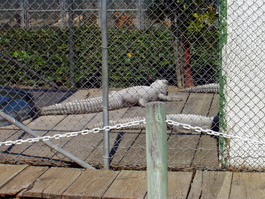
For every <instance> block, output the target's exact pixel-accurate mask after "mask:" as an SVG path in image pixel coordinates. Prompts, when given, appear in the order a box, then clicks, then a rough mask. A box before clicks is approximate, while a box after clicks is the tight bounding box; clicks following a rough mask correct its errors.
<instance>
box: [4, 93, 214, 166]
mask: <svg viewBox="0 0 265 199" xmlns="http://www.w3.org/2000/svg"><path fill="white" fill-rule="evenodd" d="M87 93H88V91H87V90H79V91H77V92H75V93H74V94H72V95H69V93H62V94H60V95H59V94H57V93H53V92H52V93H44V94H43V93H42V94H41V95H40V92H36V93H33V95H34V96H35V99H36V101H37V102H38V104H39V106H43V105H44V101H49V104H51V103H55V102H58V101H62V100H63V99H64V101H71V100H76V99H81V98H85V96H86V95H87ZM90 93H91V96H90V97H93V96H99V95H101V91H99V90H90ZM175 94H176V92H175V91H174V90H173V89H172V90H170V91H169V95H175ZM179 95H180V96H181V97H182V98H183V101H176V102H175V101H174V102H167V114H177V113H184V114H197V115H203V116H215V115H217V113H218V108H219V96H218V95H217V94H210V93H208V94H199V93H190V94H189V93H181V94H179ZM144 115H145V112H144V108H141V107H138V106H134V107H129V108H123V109H120V110H114V111H110V115H109V117H110V119H111V120H117V119H120V118H129V117H137V116H144ZM101 121H102V113H93V114H83V115H68V116H64V115H57V116H41V117H38V118H36V119H35V120H27V121H24V124H26V125H27V126H28V127H29V128H31V129H32V130H34V131H35V132H37V133H38V134H39V135H41V136H43V135H54V134H58V133H61V134H63V133H67V132H72V131H79V130H83V129H85V128H92V127H93V125H94V124H95V123H97V122H101ZM29 137H31V136H30V135H28V134H27V133H25V132H23V131H22V130H20V129H18V128H16V127H14V126H7V127H1V128H0V141H6V140H17V139H27V138H29ZM51 141H52V142H53V143H55V144H58V145H59V146H61V147H62V148H64V149H65V150H67V151H69V152H70V153H72V154H73V155H75V156H76V157H78V158H80V159H81V160H84V161H85V162H87V163H88V164H90V165H92V166H94V167H96V168H102V167H103V135H102V132H100V133H96V134H88V135H83V136H81V135H79V136H76V137H71V138H61V139H54V140H51ZM110 145H111V146H110V147H111V156H112V158H111V167H112V168H114V169H124V168H126V169H139V170H144V169H145V168H146V159H145V131H144V130H116V131H112V132H111V133H110ZM0 163H7V164H8V163H10V164H30V165H39V166H40V165H42V166H74V167H76V166H77V165H76V164H75V163H74V162H73V161H71V160H70V159H68V158H66V157H64V156H63V155H61V154H59V153H58V152H56V151H55V150H54V149H51V148H49V147H47V146H46V145H45V144H43V143H42V142H36V143H23V144H20V145H11V146H0ZM168 165H169V168H170V170H178V171H180V170H185V171H186V170H187V169H190V170H192V169H197V168H200V169H201V168H203V169H205V168H207V169H211V170H215V169H219V162H218V146H217V140H216V138H214V137H211V136H208V135H203V134H200V133H195V132H192V131H188V130H184V129H183V130H181V131H179V132H172V131H171V130H168Z"/></svg>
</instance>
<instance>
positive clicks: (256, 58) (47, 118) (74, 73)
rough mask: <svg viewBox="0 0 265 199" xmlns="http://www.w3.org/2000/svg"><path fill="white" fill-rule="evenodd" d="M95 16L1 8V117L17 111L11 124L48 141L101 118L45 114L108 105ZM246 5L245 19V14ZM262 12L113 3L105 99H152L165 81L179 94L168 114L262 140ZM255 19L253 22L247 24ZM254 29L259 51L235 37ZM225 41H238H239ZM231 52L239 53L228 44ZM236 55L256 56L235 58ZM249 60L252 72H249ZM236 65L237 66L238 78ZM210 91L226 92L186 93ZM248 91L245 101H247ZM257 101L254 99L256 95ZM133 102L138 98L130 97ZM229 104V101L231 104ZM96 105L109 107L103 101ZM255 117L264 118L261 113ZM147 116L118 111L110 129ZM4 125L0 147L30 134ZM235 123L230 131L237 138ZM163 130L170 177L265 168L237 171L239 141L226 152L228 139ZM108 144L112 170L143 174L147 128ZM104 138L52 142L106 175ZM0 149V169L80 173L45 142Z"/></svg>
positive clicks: (89, 8)
mask: <svg viewBox="0 0 265 199" xmlns="http://www.w3.org/2000/svg"><path fill="white" fill-rule="evenodd" d="M226 6H227V7H226ZM100 8H101V2H100V1H95V0H78V1H73V0H60V1H43V0H35V1H28V0H12V1H6V0H2V1H0V31H1V37H0V46H1V48H0V55H1V56H0V60H1V61H0V65H1V77H2V78H1V80H0V84H1V85H2V86H1V88H0V89H1V104H0V106H1V109H3V110H4V111H5V112H7V113H10V114H11V112H12V114H13V115H14V117H16V119H18V120H20V121H23V123H24V124H26V125H27V126H28V127H29V128H31V129H33V130H34V131H36V132H38V133H39V134H40V135H41V136H44V135H54V134H57V133H66V132H72V131H79V130H82V129H85V128H88V129H91V128H93V126H94V125H95V124H97V123H98V122H101V121H102V118H103V116H102V112H101V111H95V112H93V113H90V112H89V111H88V112H86V113H82V114H63V113H62V114H51V115H48V114H47V113H46V114H42V115H41V114H40V113H41V112H42V110H43V108H44V107H49V106H50V105H54V104H56V103H67V102H73V101H77V100H80V101H77V103H76V102H75V103H76V104H78V103H84V101H86V100H87V101H89V100H91V99H92V98H97V99H98V97H99V98H100V97H101V96H102V41H101V25H102V24H101V17H100V14H101V13H100ZM246 8H248V10H249V11H248V14H247V15H242V13H241V12H242V10H244V9H246ZM235 11H237V12H235ZM263 13H264V3H263V2H261V3H260V0H256V1H251V3H246V2H245V1H244V2H243V3H242V4H241V3H240V2H237V1H235V2H233V3H232V2H230V1H229V2H228V5H226V3H225V1H221V0H220V1H218V0H210V1H200V0H199V1H171V0H164V1H159V0H154V1H149V0H136V1H131V0H126V1H123V0H111V1H108V10H107V15H108V24H107V25H108V66H109V68H108V70H109V80H108V81H109V87H110V91H111V92H113V91H114V92H115V91H120V90H122V89H124V88H128V87H133V86H143V88H144V89H146V92H148V89H150V87H149V86H150V85H151V84H152V83H153V82H154V81H155V80H157V79H166V80H167V81H168V85H169V86H168V90H167V92H168V95H169V96H178V98H177V99H175V98H174V97H173V98H174V99H175V100H170V101H167V102H166V103H167V114H180V113H181V114H195V115H200V116H207V117H213V116H217V115H219V116H220V127H221V130H222V131H225V132H230V133H231V134H235V135H238V134H240V133H239V131H240V128H241V126H243V125H246V126H248V125H249V126H250V128H249V129H252V130H250V131H249V130H248V131H247V132H246V133H245V134H244V136H245V137H248V138H255V139H262V136H263V134H264V122H262V118H263V116H264V102H263V101H262V99H263V97H264V91H263V90H264V89H263V87H264V81H263V77H264V73H263V71H262V67H263V65H264V63H263V60H264V59H262V57H264V56H263V54H264V53H263V52H264V51H262V50H261V49H262V48H261V47H260V46H262V41H263V40H262V35H264V28H260V27H262V24H263V23H264V20H263V18H262V17H260V16H261V15H262V14H263ZM248 18H251V20H252V23H247V22H246V20H247V19H248ZM228 22H229V23H228ZM227 23H228V25H227ZM229 24H233V25H232V26H233V28H230V29H229V27H231V26H229ZM234 24H236V25H234ZM230 30H231V31H230ZM229 31H230V32H229ZM252 32H256V35H257V36H256V37H254V38H255V40H256V42H255V41H254V39H253V40H251V41H250V42H244V40H243V39H242V40H243V41H239V40H236V38H238V37H241V36H242V35H243V36H244V35H245V34H243V33H246V35H247V37H246V38H245V37H244V38H245V39H247V38H248V37H251V34H252ZM226 37H228V38H229V37H230V38H233V39H234V40H233V41H238V42H234V43H233V42H232V40H226ZM230 43H232V44H233V45H234V46H233V45H232V47H227V46H229V45H228V44H230ZM227 49H228V50H227ZM231 49H232V50H231ZM233 49H234V50H233ZM254 49H255V51H254ZM239 51H244V52H248V54H249V55H251V56H245V55H243V54H240V53H239V54H238V55H237V52H239ZM245 59H246V60H247V61H245ZM242 62H245V63H251V64H250V65H251V67H252V68H251V69H250V68H247V67H246V64H242ZM230 65H235V67H234V68H233V69H231V68H232V67H231V68H229V67H230ZM244 67H245V68H244ZM243 68H244V71H245V70H247V71H249V72H245V76H242V75H237V74H239V72H236V71H243ZM254 68H255V70H254ZM252 69H253V70H252ZM234 79H237V82H244V81H242V79H247V80H246V82H247V83H246V84H244V83H242V84H238V86H237V87H238V89H239V90H237V89H234V88H236V86H235V85H234V83H233V81H232V80H234ZM225 81H226V82H225ZM210 83H214V84H218V85H219V84H220V85H221V91H220V92H216V90H215V91H213V92H209V91H211V89H210V90H206V91H204V93H203V92H201V91H199V90H198V92H196V91H193V92H180V90H182V89H185V88H188V87H192V88H193V87H195V86H199V85H208V84H210ZM225 83H226V84H225ZM248 85H249V86H248ZM137 89H138V87H137ZM137 89H136V90H137ZM242 92H243V93H244V95H242V94H240V93H242ZM257 93H259V95H257V96H255V95H256V94H257ZM138 94H139V93H138V92H137V91H135V93H132V94H131V95H138ZM14 95H15V96H16V97H14ZM146 95H148V93H147V94H146ZM245 95H251V96H253V99H249V101H247V102H246V103H244V104H243V105H240V106H239V105H238V104H237V103H238V101H240V100H241V99H242V98H244V96H245ZM25 96H26V98H25ZM180 98H181V100H180ZM14 99H18V100H17V101H15V100H14ZM110 99H111V100H114V99H112V98H110ZM228 99H230V101H226V100H228ZM114 101H115V100H114ZM114 101H113V103H114ZM11 102H13V103H15V104H16V105H11V109H12V111H11V109H10V110H8V107H6V105H7V104H11ZM228 102H229V103H228ZM93 103H94V102H93ZM115 103H116V102H115ZM117 103H118V102H117ZM32 104H33V105H32ZM95 104H96V106H99V107H102V105H101V101H100V100H99V101H97V100H96V102H95ZM110 106H111V105H110ZM115 106H116V105H115ZM16 107H17V109H16ZM74 107H75V106H74ZM77 107H78V106H77ZM243 107H244V109H243ZM23 108H24V109H25V108H28V109H29V110H30V111H29V114H27V117H19V115H20V114H21V109H22V110H24V109H23ZM85 109H86V108H85ZM110 109H111V107H110ZM240 109H241V110H242V111H240ZM230 113H231V114H230ZM256 113H259V114H257V115H256V116H255V114H256ZM12 114H11V115H12ZM142 116H145V110H144V107H142V106H139V104H123V103H121V104H118V108H116V110H110V112H109V118H110V120H118V119H121V118H133V117H142ZM249 118H253V120H251V119H249ZM239 121H240V122H239ZM242 121H243V122H242ZM260 121H261V122H260ZM0 122H1V125H2V127H0V128H1V129H0V141H6V140H15V139H21V138H23V139H26V138H29V137H31V136H30V135H28V134H27V133H25V132H23V131H22V130H19V129H17V127H15V126H13V125H10V124H9V125H7V123H4V121H3V120H0ZM239 123H240V126H238V125H237V130H236V131H235V132H233V131H230V129H232V128H234V126H235V124H239ZM254 129H255V130H254ZM217 130H218V129H217ZM256 131H258V132H259V134H258V136H257V134H256V133H255V132H256ZM167 133H168V160H169V164H168V165H169V168H170V169H171V170H192V169H210V170H221V169H222V170H223V169H231V168H232V169H234V170H241V169H246V170H256V169H257V170H263V168H264V167H263V164H262V163H259V161H261V160H257V162H256V163H255V164H256V166H255V167H254V166H253V167H252V166H251V165H250V166H248V167H245V166H243V165H244V164H242V161H244V160H240V161H239V160H235V162H237V161H238V163H236V164H235V166H233V163H231V162H229V157H230V153H233V150H234V149H232V150H230V151H229V147H230V146H233V145H237V144H236V143H234V144H232V145H231V143H233V141H231V140H232V139H231V140H229V139H225V138H220V137H215V136H209V135H205V134H202V133H198V132H195V131H193V130H187V129H184V128H180V129H178V130H177V131H176V130H174V129H172V128H169V129H168V131H167ZM237 133H238V134H237ZM240 135H241V134H240ZM109 136H110V166H111V168H113V169H120V168H122V169H139V170H144V169H145V168H146V160H145V129H138V130H137V129H126V130H115V131H114V130H112V131H111V132H110V135H109ZM102 139H103V135H102V133H98V134H89V135H85V136H76V137H73V138H71V139H70V138H62V139H58V140H54V141H53V142H54V143H56V144H58V146H61V147H62V148H64V149H66V150H67V151H69V152H71V153H72V154H74V155H75V156H76V157H78V158H80V159H82V160H84V161H85V162H88V163H89V164H91V165H93V166H95V167H97V168H102V167H103V140H102ZM243 145H244V144H243ZM240 146H242V145H240ZM253 147H254V148H255V147H257V146H253ZM0 148H1V149H0V150H1V158H0V161H1V162H2V163H14V164H15V163H18V164H20V163H29V164H34V165H56V166H77V165H76V163H74V162H72V161H71V160H69V159H67V158H65V157H64V156H62V155H60V154H58V152H56V151H55V150H54V149H50V148H48V147H47V146H45V145H44V144H42V143H39V142H38V143H31V144H30V143H23V144H21V145H14V146H13V145H12V146H5V147H3V146H0ZM230 149H231V148H230ZM248 149H249V148H248V147H247V148H246V149H244V150H241V151H242V153H240V155H239V154H236V153H235V156H242V157H245V155H244V154H247V152H248ZM260 149H262V147H261V148H260ZM262 151H263V150H262ZM232 159H233V158H232ZM243 159H244V158H243ZM230 160H231V159H230Z"/></svg>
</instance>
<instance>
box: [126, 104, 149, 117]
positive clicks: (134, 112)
mask: <svg viewBox="0 0 265 199" xmlns="http://www.w3.org/2000/svg"><path fill="white" fill-rule="evenodd" d="M144 116H145V108H144V107H140V106H131V107H129V109H128V111H127V112H126V113H125V114H124V115H123V118H133V117H144Z"/></svg>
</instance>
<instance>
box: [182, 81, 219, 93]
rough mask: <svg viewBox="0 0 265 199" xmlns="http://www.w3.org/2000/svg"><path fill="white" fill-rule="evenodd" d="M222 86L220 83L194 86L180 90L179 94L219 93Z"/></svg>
mask: <svg viewBox="0 0 265 199" xmlns="http://www.w3.org/2000/svg"><path fill="white" fill-rule="evenodd" d="M219 89H220V86H219V84H218V83H212V84H204V85H199V86H193V87H189V88H184V89H181V90H178V92H191V93H218V92H219Z"/></svg>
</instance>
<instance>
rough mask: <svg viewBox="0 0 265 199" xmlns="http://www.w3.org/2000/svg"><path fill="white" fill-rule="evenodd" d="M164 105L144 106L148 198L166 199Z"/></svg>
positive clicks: (150, 104) (159, 103) (149, 104)
mask: <svg viewBox="0 0 265 199" xmlns="http://www.w3.org/2000/svg"><path fill="white" fill-rule="evenodd" d="M166 130H167V128H166V105H165V103H164V102H151V103H148V104H147V105H146V158H147V190H148V198H151V199H167V198H168V171H167V167H168V166H167V131H166Z"/></svg>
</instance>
